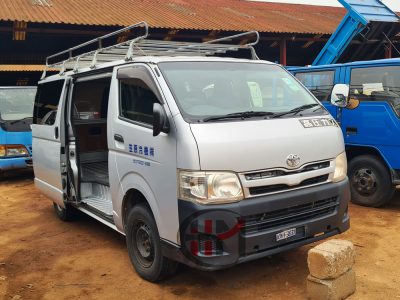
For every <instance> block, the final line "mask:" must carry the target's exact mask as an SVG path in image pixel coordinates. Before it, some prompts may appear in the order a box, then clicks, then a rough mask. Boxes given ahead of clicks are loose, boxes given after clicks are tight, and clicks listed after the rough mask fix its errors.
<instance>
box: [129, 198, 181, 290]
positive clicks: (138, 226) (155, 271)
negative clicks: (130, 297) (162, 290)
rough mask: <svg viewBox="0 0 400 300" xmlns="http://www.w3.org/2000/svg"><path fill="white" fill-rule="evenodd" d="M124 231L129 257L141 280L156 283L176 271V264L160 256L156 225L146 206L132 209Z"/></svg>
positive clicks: (159, 242) (140, 205)
mask: <svg viewBox="0 0 400 300" xmlns="http://www.w3.org/2000/svg"><path fill="white" fill-rule="evenodd" d="M125 229H126V230H125V231H126V243H127V247H128V253H129V257H130V259H131V262H132V264H133V266H134V267H135V270H136V272H137V273H138V274H139V275H140V276H141V277H142V278H144V279H146V280H148V281H151V282H156V281H159V280H161V279H163V278H165V277H166V276H168V275H172V274H173V273H174V272H175V271H176V268H177V265H178V264H177V263H176V262H174V261H172V260H170V259H168V258H166V257H164V256H163V255H162V252H161V241H160V236H159V234H158V229H157V225H156V223H155V221H154V218H153V215H152V214H151V212H150V210H149V208H148V207H147V206H145V205H143V204H139V205H137V206H135V207H133V208H132V210H131V211H130V213H129V215H128V218H127V222H126V227H125Z"/></svg>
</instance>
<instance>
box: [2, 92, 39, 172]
mask: <svg viewBox="0 0 400 300" xmlns="http://www.w3.org/2000/svg"><path fill="white" fill-rule="evenodd" d="M35 94H36V87H29V86H28V87H0V177H1V176H2V175H3V173H4V172H5V171H8V170H14V169H25V168H31V167H32V133H31V124H32V113H33V104H34V100H35Z"/></svg>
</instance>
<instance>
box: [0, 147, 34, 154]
mask: <svg viewBox="0 0 400 300" xmlns="http://www.w3.org/2000/svg"><path fill="white" fill-rule="evenodd" d="M23 156H29V152H28V150H27V149H26V147H25V146H24V145H0V157H23Z"/></svg>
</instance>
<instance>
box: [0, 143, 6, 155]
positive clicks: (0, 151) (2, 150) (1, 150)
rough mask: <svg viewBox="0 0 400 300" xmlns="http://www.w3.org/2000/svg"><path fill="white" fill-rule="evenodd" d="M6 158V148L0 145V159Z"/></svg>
mask: <svg viewBox="0 0 400 300" xmlns="http://www.w3.org/2000/svg"><path fill="white" fill-rule="evenodd" d="M4 156H6V146H4V145H0V157H4Z"/></svg>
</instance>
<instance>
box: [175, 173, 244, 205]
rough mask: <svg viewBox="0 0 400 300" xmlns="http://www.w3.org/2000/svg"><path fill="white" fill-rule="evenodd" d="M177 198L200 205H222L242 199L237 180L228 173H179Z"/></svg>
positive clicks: (240, 188) (232, 174)
mask: <svg viewBox="0 0 400 300" xmlns="http://www.w3.org/2000/svg"><path fill="white" fill-rule="evenodd" d="M179 196H180V199H182V200H189V201H195V202H198V203H200V204H222V203H231V202H237V201H240V200H242V199H243V189H242V186H241V184H240V181H239V178H238V176H237V175H236V174H235V173H230V172H197V171H193V172H192V171H180V172H179Z"/></svg>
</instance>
